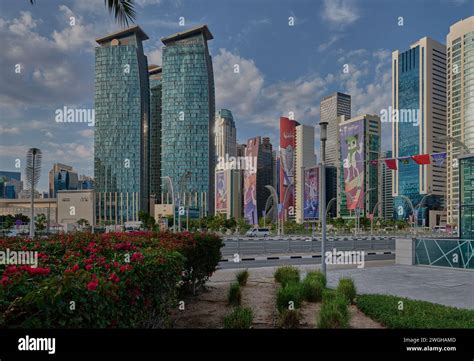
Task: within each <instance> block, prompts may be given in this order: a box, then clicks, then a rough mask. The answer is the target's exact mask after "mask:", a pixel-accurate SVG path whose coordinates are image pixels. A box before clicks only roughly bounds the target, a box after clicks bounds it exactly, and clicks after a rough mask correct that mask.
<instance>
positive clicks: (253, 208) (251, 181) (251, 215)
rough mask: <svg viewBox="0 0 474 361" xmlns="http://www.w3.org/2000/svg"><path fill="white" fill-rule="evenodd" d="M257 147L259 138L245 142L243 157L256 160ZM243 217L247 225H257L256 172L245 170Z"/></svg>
mask: <svg viewBox="0 0 474 361" xmlns="http://www.w3.org/2000/svg"><path fill="white" fill-rule="evenodd" d="M259 145H260V137H255V138H251V139H249V140H248V141H247V148H246V150H245V156H246V157H255V159H258V148H259ZM244 217H245V219H246V220H247V222H248V223H249V224H252V225H258V213H257V172H256V171H253V170H247V169H246V170H245V171H244Z"/></svg>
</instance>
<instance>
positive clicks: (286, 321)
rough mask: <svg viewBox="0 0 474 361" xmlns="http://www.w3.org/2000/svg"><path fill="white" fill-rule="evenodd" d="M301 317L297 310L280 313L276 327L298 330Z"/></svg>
mask: <svg viewBox="0 0 474 361" xmlns="http://www.w3.org/2000/svg"><path fill="white" fill-rule="evenodd" d="M300 319H301V315H300V313H299V312H298V311H297V310H284V311H283V312H281V313H280V316H279V320H278V326H279V327H280V328H298V326H299V325H300Z"/></svg>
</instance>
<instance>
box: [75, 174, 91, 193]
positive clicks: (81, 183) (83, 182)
mask: <svg viewBox="0 0 474 361" xmlns="http://www.w3.org/2000/svg"><path fill="white" fill-rule="evenodd" d="M77 189H81V190H86V189H94V178H93V177H89V176H86V175H80V176H79V180H78V184H77Z"/></svg>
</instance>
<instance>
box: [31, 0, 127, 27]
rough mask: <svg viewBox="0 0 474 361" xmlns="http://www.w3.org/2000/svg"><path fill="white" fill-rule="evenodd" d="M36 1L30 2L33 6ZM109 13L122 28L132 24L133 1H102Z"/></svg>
mask: <svg viewBox="0 0 474 361" xmlns="http://www.w3.org/2000/svg"><path fill="white" fill-rule="evenodd" d="M35 2H36V0H30V3H31V4H32V5H33V4H34V3H35ZM104 3H105V4H106V6H107V8H108V9H109V13H111V14H112V13H113V14H114V17H115V21H116V22H117V23H119V24H120V25H122V26H128V23H129V22H132V23H133V22H134V21H135V17H136V12H135V4H134V0H104Z"/></svg>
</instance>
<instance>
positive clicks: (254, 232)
mask: <svg viewBox="0 0 474 361" xmlns="http://www.w3.org/2000/svg"><path fill="white" fill-rule="evenodd" d="M245 235H246V236H247V237H268V236H269V235H270V229H268V228H252V229H249V230H248V231H247V233H246V234H245Z"/></svg>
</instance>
